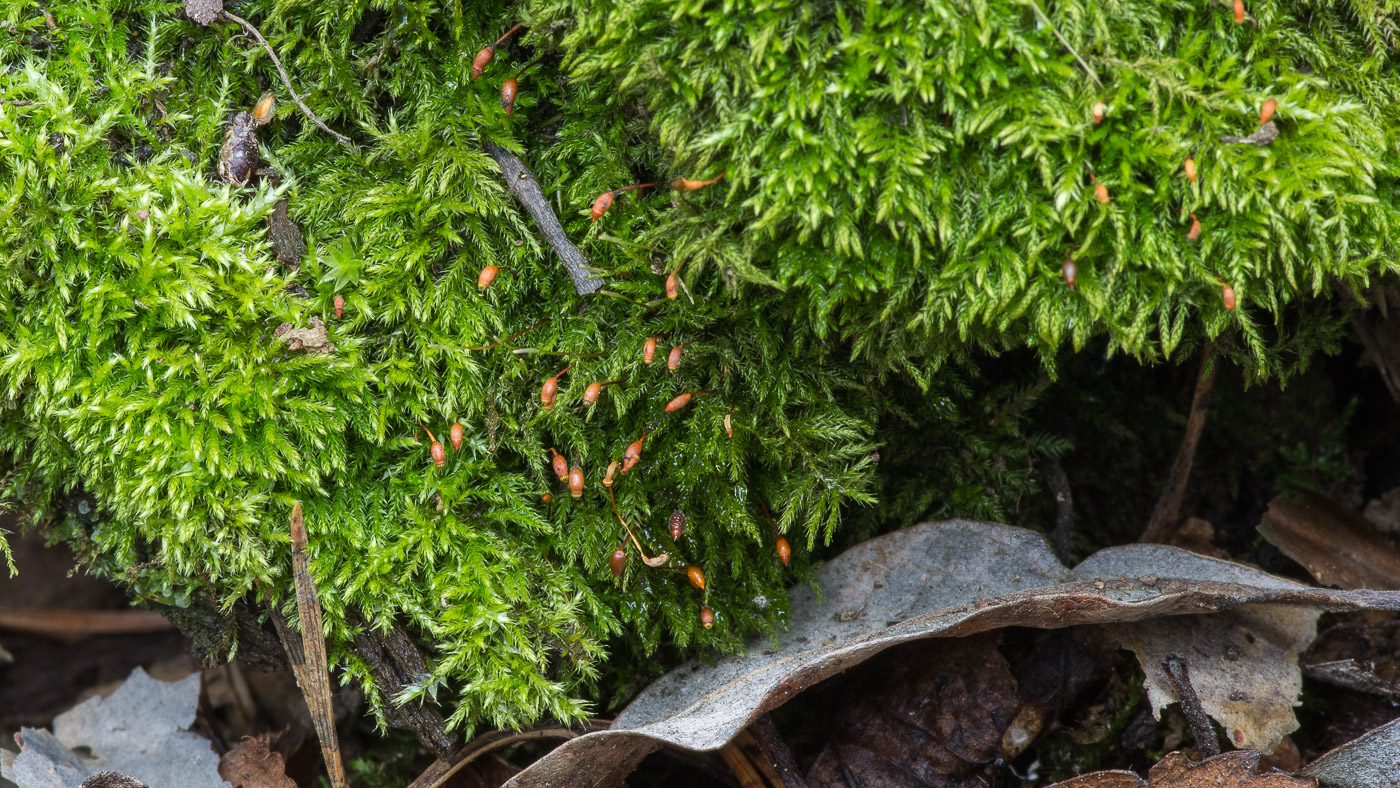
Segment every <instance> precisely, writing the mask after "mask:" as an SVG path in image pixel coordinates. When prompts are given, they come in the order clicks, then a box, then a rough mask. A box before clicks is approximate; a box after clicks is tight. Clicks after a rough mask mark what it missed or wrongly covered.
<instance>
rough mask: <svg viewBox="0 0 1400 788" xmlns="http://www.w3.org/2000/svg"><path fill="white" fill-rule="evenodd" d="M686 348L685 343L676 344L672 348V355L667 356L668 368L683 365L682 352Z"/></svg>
mask: <svg viewBox="0 0 1400 788" xmlns="http://www.w3.org/2000/svg"><path fill="white" fill-rule="evenodd" d="M684 350H685V345H676V346H675V347H673V348H671V353H670V355H668V356H666V368H667V369H676V368H678V367H680V365H681V352H682V351H684Z"/></svg>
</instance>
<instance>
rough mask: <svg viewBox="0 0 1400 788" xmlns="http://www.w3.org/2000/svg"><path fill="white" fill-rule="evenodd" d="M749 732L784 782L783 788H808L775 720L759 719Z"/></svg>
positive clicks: (765, 716)
mask: <svg viewBox="0 0 1400 788" xmlns="http://www.w3.org/2000/svg"><path fill="white" fill-rule="evenodd" d="M749 732H751V733H752V734H753V738H754V741H755V742H757V743H758V749H759V750H760V751H762V753H763V755H764V757H766V758H767V759H768V761H769V763H771V764H772V765H773V769H774V771H776V772H777V773H778V777H779V778H780V779H782V781H783V788H807V781H806V780H804V779H802V772H800V771H798V769H797V762H796V761H794V760H793V758H792V751H791V750H789V749H788V746H787V742H786V741H784V740H783V735H782V734H781V733H779V732H778V727H777V726H776V725H774V724H773V718H772V717H769V716H768V715H767V714H765V715H763V716H762V717H759V718H758V719H757V720H756V721H755V722H754V724H753V725H750V726H749Z"/></svg>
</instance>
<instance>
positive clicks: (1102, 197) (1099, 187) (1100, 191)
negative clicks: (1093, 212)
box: [1094, 183, 1108, 205]
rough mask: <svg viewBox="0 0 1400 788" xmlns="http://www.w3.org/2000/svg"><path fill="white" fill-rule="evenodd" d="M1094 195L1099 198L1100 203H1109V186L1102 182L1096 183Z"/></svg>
mask: <svg viewBox="0 0 1400 788" xmlns="http://www.w3.org/2000/svg"><path fill="white" fill-rule="evenodd" d="M1094 197H1095V198H1097V199H1098V201H1099V205H1108V187H1107V186H1104V185H1103V184H1102V183H1096V184H1094Z"/></svg>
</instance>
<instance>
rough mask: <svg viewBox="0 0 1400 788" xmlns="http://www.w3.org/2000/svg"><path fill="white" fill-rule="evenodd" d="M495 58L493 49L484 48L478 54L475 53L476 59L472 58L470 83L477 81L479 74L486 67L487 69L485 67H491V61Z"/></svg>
mask: <svg viewBox="0 0 1400 788" xmlns="http://www.w3.org/2000/svg"><path fill="white" fill-rule="evenodd" d="M495 56H496V48H495V47H485V48H483V49H482V50H481V51H480V52H477V53H476V57H474V58H472V81H473V82H475V81H477V80H478V79H481V74H482V72H484V71H485V70H486V67H487V66H489V65H491V59H492V58H494V57H495Z"/></svg>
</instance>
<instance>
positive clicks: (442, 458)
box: [431, 441, 447, 468]
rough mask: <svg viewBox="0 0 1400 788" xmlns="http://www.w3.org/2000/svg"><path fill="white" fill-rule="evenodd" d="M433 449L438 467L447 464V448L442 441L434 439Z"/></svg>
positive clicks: (434, 460) (434, 461)
mask: <svg viewBox="0 0 1400 788" xmlns="http://www.w3.org/2000/svg"><path fill="white" fill-rule="evenodd" d="M431 451H432V455H433V463H434V464H436V465H437V467H439V468H441V467H443V466H445V465H447V449H444V448H443V447H442V442H441V441H433V445H432V448H431Z"/></svg>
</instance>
